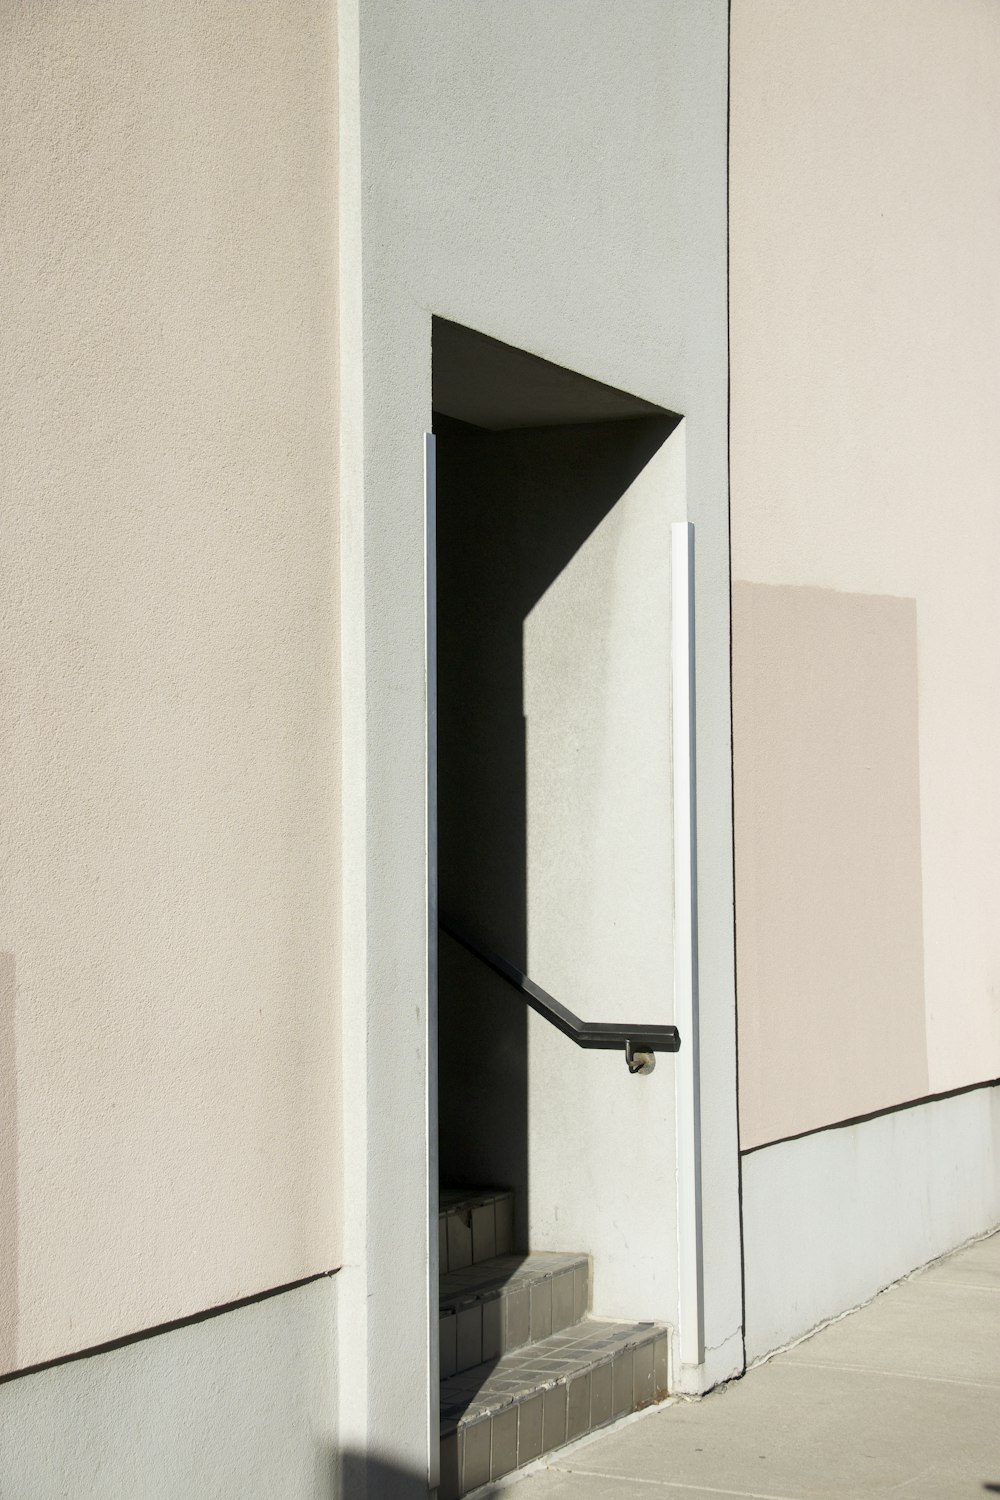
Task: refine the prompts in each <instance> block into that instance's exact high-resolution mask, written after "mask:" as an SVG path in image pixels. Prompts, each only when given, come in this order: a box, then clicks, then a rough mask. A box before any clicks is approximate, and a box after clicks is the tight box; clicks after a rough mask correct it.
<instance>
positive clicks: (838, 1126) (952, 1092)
mask: <svg viewBox="0 0 1000 1500" xmlns="http://www.w3.org/2000/svg"><path fill="white" fill-rule="evenodd" d="M998 1085H1000V1078H984V1079H982V1081H981V1082H979V1083H966V1084H963V1085H962V1087H961V1088H957V1089H947V1090H945V1092H944V1093H943V1094H923V1095H922V1096H921V1097H920V1098H919V1099H904V1100H903V1102H902V1103H901V1104H887V1105H886V1107H885V1108H884V1109H873V1110H872V1111H871V1112H870V1114H867V1115H851V1116H850V1118H849V1119H846V1120H834V1121H832V1122H831V1123H830V1124H829V1125H815V1126H813V1128H812V1130H800V1131H799V1132H798V1133H797V1134H796V1135H780V1136H778V1137H777V1138H776V1139H775V1140H773V1141H761V1143H760V1145H759V1146H748V1147H747V1149H746V1150H745V1151H741V1152H740V1156H741V1157H743V1156H753V1154H754V1152H755V1151H769V1150H770V1149H771V1147H772V1146H784V1145H785V1144H786V1143H787V1142H788V1141H804V1140H805V1139H806V1137H807V1136H811V1135H825V1134H826V1132H827V1131H828V1130H846V1129H847V1128H848V1126H850V1125H864V1124H866V1123H867V1121H868V1120H880V1119H882V1117H883V1115H898V1114H901V1113H902V1111H903V1110H905V1109H919V1107H920V1106H921V1105H922V1104H938V1103H939V1102H940V1101H941V1100H942V1099H957V1098H958V1096H959V1095H960V1094H975V1093H977V1092H978V1090H979V1089H995V1088H996V1087H997V1086H998Z"/></svg>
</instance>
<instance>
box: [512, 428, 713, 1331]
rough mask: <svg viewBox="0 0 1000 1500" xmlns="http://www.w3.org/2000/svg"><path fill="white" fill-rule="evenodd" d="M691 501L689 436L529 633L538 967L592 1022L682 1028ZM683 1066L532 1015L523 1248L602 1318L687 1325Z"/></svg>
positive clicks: (535, 617) (616, 514)
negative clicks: (582, 1256)
mask: <svg viewBox="0 0 1000 1500" xmlns="http://www.w3.org/2000/svg"><path fill="white" fill-rule="evenodd" d="M686 499H687V496H686V484H685V466H684V428H683V424H681V426H680V427H678V428H677V429H675V430H674V432H673V433H671V435H670V436H669V437H668V438H667V439H666V441H665V443H664V445H663V447H662V448H661V449H660V450H659V452H657V453H656V454H655V455H654V456H653V457H652V458H651V460H650V461H649V463H648V464H647V465H646V467H645V468H644V469H643V470H642V472H641V473H640V474H639V475H638V476H637V477H636V479H635V480H634V481H633V483H632V484H631V485H630V486H629V488H628V489H627V490H626V492H625V493H624V495H623V496H622V497H621V499H620V500H619V501H618V503H617V504H616V505H615V506H614V508H613V509H612V510H611V511H610V512H609V514H608V515H607V516H606V517H605V518H604V520H603V521H602V522H601V524H600V525H599V526H598V527H597V529H596V530H595V531H593V532H592V533H591V535H590V536H589V537H588V538H587V540H586V541H585V542H584V544H583V546H582V547H581V548H580V549H579V551H578V552H576V554H575V555H574V556H573V558H572V559H571V560H570V562H569V563H568V565H567V566H566V567H565V568H564V569H563V570H562V572H561V573H560V574H559V576H558V577H557V578H556V579H555V580H554V581H553V583H552V584H551V585H550V587H549V588H548V589H547V591H546V592H545V593H544V594H543V596H542V597H541V599H539V601H538V603H537V604H536V605H535V606H534V608H533V609H532V611H531V613H530V614H529V615H528V618H527V620H526V621H525V626H524V715H525V734H526V772H527V799H526V802H527V873H528V879H527V903H526V904H527V935H528V944H527V950H528V951H527V958H528V972H529V974H530V975H531V977H532V978H533V979H534V980H535V981H536V982H537V983H538V984H540V985H542V986H543V988H545V989H547V990H549V992H550V993H551V994H553V995H555V996H556V998H557V999H559V1000H562V1001H563V1003H564V1004H566V1005H568V1006H569V1007H570V1008H571V1009H572V1010H574V1011H576V1012H577V1013H578V1014H579V1015H581V1016H582V1017H584V1018H586V1019H589V1020H594V1021H638V1022H643V1021H645V1022H647V1023H651V1024H656V1023H659V1024H661V1025H662V1024H666V1023H669V1022H671V1021H673V1020H674V1019H675V1016H674V997H673V920H674V913H673V867H672V861H673V853H672V835H673V830H672V808H671V792H672V788H671V754H670V744H671V703H670V689H669V684H670V667H671V631H670V605H671V598H670V565H671V538H670V526H671V522H672V521H673V520H674V519H676V518H678V517H680V516H683V515H684V512H685V507H686ZM538 503H539V504H544V503H545V498H544V495H543V494H539V496H538ZM684 1040H685V1042H688V1041H689V1040H690V1038H689V1037H687V1036H685V1038H684ZM674 1067H675V1065H674V1062H673V1060H672V1058H670V1057H669V1056H661V1057H660V1058H659V1059H658V1062H657V1066H656V1069H655V1071H654V1072H653V1073H652V1074H651V1075H649V1076H648V1077H644V1076H639V1075H637V1076H635V1077H632V1076H630V1075H629V1073H628V1071H627V1068H626V1064H625V1057H624V1049H622V1050H621V1051H619V1052H585V1051H582V1050H580V1049H579V1048H577V1047H574V1046H573V1045H572V1043H571V1042H569V1041H568V1040H567V1039H566V1038H565V1037H564V1036H562V1035H560V1033H559V1032H557V1031H555V1030H554V1029H553V1027H552V1026H551V1025H549V1024H548V1022H546V1021H545V1020H543V1019H542V1017H540V1016H536V1015H535V1014H534V1013H531V1014H530V1015H529V1018H528V1091H527V1092H528V1099H527V1103H528V1125H529V1130H528V1182H529V1202H528V1243H529V1245H530V1247H531V1249H533V1250H573V1249H576V1250H585V1251H587V1253H588V1254H590V1255H591V1256H592V1258H593V1266H594V1279H593V1307H594V1311H595V1313H597V1314H598V1315H599V1316H605V1317H624V1318H629V1317H631V1318H639V1317H641V1318H661V1319H665V1320H667V1321H670V1322H676V1318H677V1227H676V1213H675V1203H674V1195H673V1192H672V1191H671V1189H672V1181H671V1179H672V1176H673V1170H674V1160H675V1141H674Z"/></svg>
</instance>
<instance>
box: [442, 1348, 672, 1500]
mask: <svg viewBox="0 0 1000 1500" xmlns="http://www.w3.org/2000/svg"><path fill="white" fill-rule="evenodd" d="M668 1364H669V1344H668V1339H667V1336H666V1335H665V1334H664V1333H662V1332H661V1333H659V1334H658V1335H657V1336H656V1337H655V1338H651V1339H650V1340H648V1341H647V1342H645V1343H640V1344H638V1345H637V1346H636V1347H634V1348H631V1349H628V1350H626V1351H625V1352H623V1353H620V1354H618V1355H616V1356H615V1357H614V1358H613V1359H608V1360H606V1361H604V1362H602V1363H599V1364H597V1365H595V1367H594V1368H593V1369H591V1370H589V1371H588V1372H586V1373H585V1374H578V1375H575V1376H573V1377H572V1378H569V1379H567V1380H559V1381H556V1382H555V1384H553V1385H551V1386H549V1387H548V1388H547V1389H544V1390H541V1391H535V1392H531V1393H529V1394H527V1395H526V1396H525V1397H524V1398H523V1399H522V1400H519V1401H517V1402H516V1403H514V1404H512V1405H510V1406H507V1407H504V1408H503V1409H502V1410H500V1411H497V1412H495V1413H494V1414H493V1415H491V1416H486V1417H482V1418H480V1419H479V1420H478V1421H476V1422H470V1423H468V1424H465V1425H461V1424H460V1425H459V1427H458V1429H457V1430H456V1431H454V1432H450V1433H447V1434H446V1435H445V1436H443V1437H442V1439H441V1489H440V1500H458V1497H460V1496H462V1495H467V1494H468V1493H469V1492H470V1491H471V1490H474V1489H477V1488H478V1487H479V1486H480V1485H483V1484H486V1483H488V1482H489V1481H490V1480H495V1479H501V1478H502V1477H503V1476H504V1475H505V1474H509V1473H511V1472H512V1471H513V1470H515V1469H520V1468H522V1467H523V1466H524V1465H525V1464H528V1463H531V1462H532V1461H533V1460H534V1459H536V1458H539V1457H540V1456H541V1455H542V1454H543V1453H548V1452H551V1451H552V1450H553V1449H556V1448H560V1447H562V1446H563V1445H564V1444H566V1443H571V1442H574V1441H575V1440H576V1439H577V1438H580V1437H584V1436H585V1435H586V1434H587V1433H589V1432H593V1431H595V1430H596V1429H597V1428H599V1427H603V1426H606V1425H607V1423H609V1422H614V1421H617V1420H618V1419H619V1418H621V1417H624V1416H627V1415H628V1414H629V1413H630V1412H633V1411H639V1410H640V1409H641V1408H642V1407H644V1406H649V1405H652V1404H653V1403H654V1402H657V1401H662V1400H663V1399H664V1397H665V1396H666V1395H667V1393H668V1389H669V1378H668V1376H669V1371H668Z"/></svg>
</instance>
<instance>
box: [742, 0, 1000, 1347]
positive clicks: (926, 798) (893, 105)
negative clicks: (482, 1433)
mask: <svg viewBox="0 0 1000 1500" xmlns="http://www.w3.org/2000/svg"><path fill="white" fill-rule="evenodd" d="M731 66H732V74H731V82H732V116H731V139H730V256H731V282H730V293H731V296H730V310H731V311H730V318H731V321H730V330H731V361H732V363H731V377H732V426H731V459H732V471H731V477H732V566H733V713H734V722H733V743H734V791H735V846H736V919H737V972H738V994H739V1057H740V1128H741V1143H742V1146H743V1149H744V1151H747V1150H750V1151H751V1152H752V1153H754V1154H753V1155H751V1156H750V1157H748V1158H745V1162H744V1209H745V1226H746V1230H747V1239H746V1244H747V1298H748V1310H747V1319H748V1341H749V1343H750V1345H751V1348H752V1349H753V1347H754V1346H755V1347H756V1352H761V1351H762V1349H763V1348H764V1347H771V1346H773V1342H774V1341H775V1340H777V1341H780V1339H781V1338H783V1337H789V1336H794V1334H795V1333H797V1332H802V1331H804V1327H805V1325H806V1324H807V1323H808V1321H809V1319H812V1320H813V1321H816V1320H817V1319H818V1318H819V1317H820V1316H829V1315H831V1314H832V1313H833V1312H836V1311H840V1310H842V1307H843V1306H845V1305H849V1304H850V1301H851V1300H860V1298H861V1297H862V1296H863V1295H870V1294H871V1292H872V1291H874V1290H876V1289H877V1286H878V1285H879V1284H884V1280H885V1279H886V1278H888V1279H891V1277H892V1275H899V1274H902V1273H903V1271H905V1270H908V1269H910V1268H911V1266H912V1265H914V1264H917V1263H918V1261H919V1260H920V1259H927V1258H928V1256H929V1255H932V1254H937V1253H940V1252H941V1251H942V1250H944V1249H946V1248H948V1246H949V1244H953V1243H955V1242H956V1240H957V1239H961V1238H963V1237H965V1236H967V1235H969V1234H973V1233H976V1232H981V1231H982V1230H984V1229H985V1228H987V1227H989V1225H990V1223H992V1222H996V1220H997V1219H1000V1202H998V1201H997V1193H996V1190H995V1187H994V1186H991V1184H995V1159H996V1158H995V1153H996V1129H995V1120H994V1117H993V1115H991V1112H990V1108H989V1107H988V1105H980V1104H977V1103H976V1102H975V1100H974V1099H973V1098H970V1099H969V1100H968V1101H967V1102H966V1103H965V1104H959V1103H958V1102H954V1103H953V1104H951V1105H947V1106H946V1104H943V1103H937V1104H935V1103H928V1104H925V1105H921V1106H919V1108H918V1110H917V1112H916V1113H914V1114H913V1115H912V1118H910V1119H907V1118H904V1117H903V1116H900V1119H899V1122H898V1126H897V1127H894V1128H893V1129H889V1128H888V1127H886V1126H885V1125H884V1124H880V1123H879V1122H878V1121H871V1122H869V1124H859V1125H856V1126H850V1127H848V1128H845V1130H843V1131H841V1132H839V1133H835V1134H833V1135H826V1136H824V1137H822V1138H820V1137H818V1136H816V1135H814V1134H811V1132H816V1131H817V1130H821V1129H822V1128H823V1127H826V1126H831V1125H835V1124H837V1123H838V1122H842V1121H845V1120H850V1119H852V1118H854V1117H858V1116H866V1115H869V1114H871V1113H872V1112H877V1111H883V1110H886V1109H892V1108H894V1107H896V1106H901V1105H904V1104H908V1103H910V1102H912V1101H915V1100H922V1099H927V1098H928V1097H929V1096H935V1095H940V1094H943V1093H947V1092H949V1091H954V1090H961V1089H964V1088H967V1087H968V1086H971V1085H977V1084H986V1085H989V1084H990V1082H991V1081H992V1080H995V1079H997V1078H998V1076H1000V937H998V929H997V924H996V922H995V920H994V908H995V899H994V898H995V891H996V888H997V883H998V878H1000V856H998V850H1000V795H998V791H997V784H996V776H995V765H994V761H995V755H994V746H995V744H996V741H997V733H998V730H1000V652H998V650H997V645H996V634H997V632H996V614H997V603H996V588H995V579H994V571H995V569H994V559H995V557H996V556H997V553H998V547H1000V510H998V507H997V494H998V492H1000V432H998V427H997V423H996V418H995V414H996V411H997V408H998V401H1000V274H998V271H997V267H998V265H1000V207H998V203H997V198H996V193H995V191H994V185H995V169H996V161H997V158H998V152H1000V103H998V101H1000V14H998V12H997V9H996V7H995V6H994V5H991V4H989V3H986V0H957V3H954V4H950V3H949V4H943V3H940V0H915V3H911V0H877V3H875V4H870V5H864V6H862V5H860V4H857V3H855V0H836V3H834V4H831V5H824V6H822V7H811V6H810V7H807V6H799V5H795V4H794V3H785V0H767V3H764V4H754V3H751V0H737V3H735V4H734V5H733V9H732V37H731ZM983 1111H985V1112H983ZM925 1115H926V1119H924V1123H923V1124H919V1123H918V1119H923V1118H924V1116H925ZM798 1136H801V1137H803V1139H801V1140H799V1141H796V1140H791V1141H789V1142H788V1143H787V1144H786V1145H783V1146H773V1145H771V1143H773V1142H776V1141H779V1140H782V1139H785V1138H788V1137H798ZM876 1142H877V1145H876ZM821 1157H822V1161H821ZM959 1160H960V1161H961V1169H960V1173H959V1169H958V1167H957V1166H956V1163H957V1162H958V1161H959ZM862 1164H863V1165H862ZM949 1164H950V1165H949ZM860 1171H863V1172H864V1174H865V1182H866V1186H865V1189H864V1190H863V1191H861V1190H860V1189H859V1191H858V1192H856V1193H853V1194H852V1192H851V1190H850V1187H849V1185H850V1183H851V1182H852V1181H855V1182H856V1174H857V1173H858V1172H860ZM955 1174H958V1176H959V1177H960V1179H961V1183H962V1184H963V1186H961V1187H960V1186H958V1183H957V1181H953V1178H954V1177H955ZM821 1181H825V1182H826V1183H827V1184H828V1188H829V1191H828V1192H821V1193H819V1195H818V1197H817V1194H816V1192H815V1191H812V1190H811V1189H808V1188H807V1184H808V1183H809V1182H813V1183H814V1184H815V1183H817V1182H821ZM876 1183H881V1184H882V1190H880V1191H879V1192H877V1193H875V1195H874V1197H871V1195H870V1194H869V1193H868V1191H867V1188H868V1187H871V1186H872V1185H873V1184H876ZM869 1199H870V1200H871V1201H869ZM862 1202H864V1203H866V1204H867V1205H868V1210H867V1211H869V1225H868V1228H867V1229H864V1230H862V1229H861V1228H860V1224H859V1222H856V1221H857V1215H858V1214H859V1213H860V1205H861V1203H862ZM824 1203H825V1204H826V1207H825V1208H824V1207H823V1206H822V1205H823V1204H824ZM852 1203H853V1205H854V1206H853V1208H852ZM845 1215H846V1217H845ZM806 1216H810V1217H811V1219H812V1223H813V1228H812V1230H811V1231H809V1232H808V1233H804V1237H803V1236H801V1235H798V1234H784V1233H779V1232H778V1230H777V1229H776V1228H775V1226H777V1225H780V1224H782V1223H784V1224H788V1223H791V1222H793V1221H796V1220H800V1219H804V1218H805V1217H806ZM767 1225H770V1226H771V1228H770V1229H768V1228H767V1227H766V1226H767ZM827 1231H829V1233H827ZM845 1237H847V1238H850V1239H851V1242H852V1243H851V1246H850V1249H848V1246H847V1245H846V1244H845V1243H844V1241H845ZM824 1244H826V1245H828V1246H833V1247H836V1246H837V1245H839V1246H840V1247H841V1248H840V1249H839V1250H836V1249H835V1248H834V1249H830V1250H829V1251H827V1250H824V1249H823V1248H822V1247H823V1245H824ZM890 1244H892V1245H893V1246H894V1249H893V1254H892V1255H889V1256H888V1257H887V1256H886V1255H885V1254H883V1253H882V1249H884V1248H885V1247H886V1246H888V1245H890ZM838 1257H839V1261H840V1265H839V1268H838V1266H837V1265H836V1264H835V1261H836V1260H837V1258H838ZM779 1286H780V1287H781V1288H782V1295H783V1296H784V1300H785V1305H786V1306H785V1313H784V1314H783V1315H782V1316H781V1317H779V1316H778V1315H777V1312H776V1304H777V1288H778V1287H779ZM844 1299H847V1300H846V1301H845V1300H844ZM755 1320H756V1326H755Z"/></svg>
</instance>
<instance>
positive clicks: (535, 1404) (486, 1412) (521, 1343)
mask: <svg viewBox="0 0 1000 1500" xmlns="http://www.w3.org/2000/svg"><path fill="white" fill-rule="evenodd" d="M513 1206H514V1205H513V1194H512V1193H510V1192H507V1191H503V1190H499V1189H473V1188H454V1189H447V1188H442V1189H441V1197H440V1217H439V1233H440V1261H441V1287H440V1333H441V1488H440V1500H458V1496H460V1495H468V1494H469V1493H470V1492H471V1491H472V1490H475V1489H477V1488H478V1487H479V1486H480V1485H483V1484H486V1483H488V1482H489V1481H490V1480H493V1479H500V1478H501V1477H502V1476H503V1475H505V1474H509V1473H511V1472H512V1471H513V1470H514V1469H519V1468H521V1467H522V1466H523V1465H524V1464H527V1463H531V1462H532V1461H533V1460H534V1459H537V1458H539V1457H541V1455H542V1454H543V1453H548V1452H551V1451H552V1450H553V1449H555V1448H559V1447H562V1446H563V1444H565V1443H570V1442H573V1441H574V1440H575V1439H577V1438H580V1437H583V1436H585V1435H586V1434H587V1433H588V1432H591V1431H593V1430H595V1429H596V1428H598V1427H603V1426H604V1425H605V1424H607V1423H608V1422H613V1421H615V1420H617V1419H618V1418H620V1417H623V1416H625V1415H627V1414H628V1413H629V1412H633V1411H638V1410H640V1408H642V1407H644V1406H649V1405H651V1404H652V1403H654V1402H656V1401H662V1400H663V1398H664V1397H665V1396H666V1395H667V1389H668V1384H667V1382H668V1359H669V1329H668V1328H666V1327H665V1326H664V1325H663V1324H658V1323H624V1322H610V1321H605V1320H603V1319H598V1318H594V1317H591V1316H590V1311H589V1309H590V1301H591V1295H590V1294H591V1283H590V1276H591V1271H590V1263H589V1260H588V1258H587V1256H586V1255H580V1254H572V1253H563V1254H557V1253H553V1252H546V1253H542V1254H518V1253H515V1252H514V1250H513V1243H514V1232H513V1219H514V1214H513Z"/></svg>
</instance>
